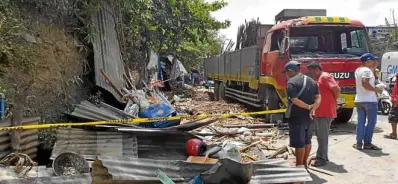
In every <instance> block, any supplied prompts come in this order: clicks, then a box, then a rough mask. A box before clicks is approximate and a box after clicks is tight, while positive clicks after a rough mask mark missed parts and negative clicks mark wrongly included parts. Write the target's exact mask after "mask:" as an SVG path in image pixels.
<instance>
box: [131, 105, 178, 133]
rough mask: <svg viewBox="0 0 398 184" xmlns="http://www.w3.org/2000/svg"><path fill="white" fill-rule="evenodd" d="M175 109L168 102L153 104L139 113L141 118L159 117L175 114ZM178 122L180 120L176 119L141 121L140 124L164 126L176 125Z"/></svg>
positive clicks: (148, 126) (152, 126)
mask: <svg viewBox="0 0 398 184" xmlns="http://www.w3.org/2000/svg"><path fill="white" fill-rule="evenodd" d="M176 115H177V113H176V111H175V110H174V109H173V108H172V107H171V106H170V105H168V104H165V103H162V104H154V105H151V106H149V107H148V109H146V110H145V111H144V112H142V113H140V115H139V116H140V117H141V118H161V117H169V116H176ZM179 124H180V120H176V121H159V122H153V123H143V124H141V126H144V127H147V128H166V127H171V126H176V125H179Z"/></svg>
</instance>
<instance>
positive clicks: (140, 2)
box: [122, 0, 230, 67]
mask: <svg viewBox="0 0 398 184" xmlns="http://www.w3.org/2000/svg"><path fill="white" fill-rule="evenodd" d="M122 2H123V3H122V8H123V12H125V13H126V14H127V15H128V16H127V17H129V20H128V24H127V26H126V28H125V33H126V40H127V41H128V42H129V43H130V46H131V47H133V48H138V47H140V46H142V44H143V42H144V43H147V44H148V45H147V46H148V47H150V48H152V49H154V50H155V51H157V52H159V53H164V54H172V55H176V56H177V57H178V58H180V59H181V61H183V62H184V63H185V64H186V65H192V64H195V63H198V62H199V61H200V57H204V56H206V55H208V54H210V53H213V54H214V53H219V52H220V50H221V47H222V42H221V41H219V39H218V38H217V34H216V31H218V30H220V29H223V28H226V27H228V26H229V25H230V22H229V21H223V22H220V21H217V20H215V19H214V18H213V17H211V15H210V13H211V12H213V11H217V10H219V9H221V8H223V7H225V6H226V5H227V4H226V3H225V2H223V1H215V2H212V3H207V2H205V1H204V0H123V1H122ZM143 38H144V39H143ZM188 67H189V66H188Z"/></svg>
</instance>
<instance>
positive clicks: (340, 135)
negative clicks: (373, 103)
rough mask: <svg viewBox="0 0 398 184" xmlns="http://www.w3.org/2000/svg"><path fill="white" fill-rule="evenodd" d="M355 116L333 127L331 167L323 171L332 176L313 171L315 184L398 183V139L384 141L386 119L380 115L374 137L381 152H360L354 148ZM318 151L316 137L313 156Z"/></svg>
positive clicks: (330, 153)
mask: <svg viewBox="0 0 398 184" xmlns="http://www.w3.org/2000/svg"><path fill="white" fill-rule="evenodd" d="M355 128H356V115H354V116H353V118H352V122H350V123H348V124H342V125H332V130H333V131H332V132H333V133H332V135H331V137H330V139H329V141H330V142H329V145H330V148H329V157H330V158H329V159H330V160H331V162H330V163H329V165H327V166H324V167H322V169H324V170H327V171H329V172H330V173H332V174H333V176H329V175H326V174H322V173H319V172H316V171H310V172H311V177H312V178H313V181H312V182H307V183H311V184H312V183H313V184H321V183H332V184H334V183H336V184H344V183H347V184H348V183H349V184H357V183H358V184H360V183H375V184H377V183H383V184H389V183H391V184H393V183H397V181H398V174H397V173H398V154H396V153H398V140H389V139H385V138H383V135H384V134H387V133H389V132H390V124H389V123H388V117H387V116H382V115H379V116H378V123H377V128H376V130H375V134H374V137H373V142H374V144H376V145H378V146H380V147H382V148H383V150H382V151H365V150H364V151H358V150H356V149H354V148H352V144H354V143H355V132H356V130H355ZM316 149H317V141H316V137H315V136H314V137H313V155H315V152H316Z"/></svg>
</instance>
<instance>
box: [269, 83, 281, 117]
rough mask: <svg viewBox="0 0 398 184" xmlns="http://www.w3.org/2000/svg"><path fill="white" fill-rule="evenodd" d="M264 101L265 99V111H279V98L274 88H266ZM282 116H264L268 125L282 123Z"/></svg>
mask: <svg viewBox="0 0 398 184" xmlns="http://www.w3.org/2000/svg"><path fill="white" fill-rule="evenodd" d="M266 95H267V96H266V99H267V108H266V109H267V110H278V109H280V108H281V107H280V104H279V96H278V93H277V92H276V90H275V88H273V87H268V88H267V89H266ZM283 118H284V115H283V114H269V115H267V116H266V121H268V122H270V123H278V121H283Z"/></svg>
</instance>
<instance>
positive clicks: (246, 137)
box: [168, 88, 293, 162]
mask: <svg viewBox="0 0 398 184" xmlns="http://www.w3.org/2000/svg"><path fill="white" fill-rule="evenodd" d="M187 91H188V92H185V93H181V92H180V91H178V92H179V93H181V94H190V97H185V96H183V95H180V94H179V93H178V92H177V93H174V94H176V95H179V96H180V97H182V98H179V99H178V101H174V103H173V106H174V108H175V109H176V111H177V112H179V113H180V114H190V115H197V114H223V113H240V112H247V111H249V109H247V108H246V107H244V106H243V105H240V104H237V103H228V102H225V101H212V99H211V96H212V95H213V94H212V93H211V92H209V91H208V90H205V89H201V88H196V89H192V88H189V89H187ZM168 97H169V98H172V97H171V95H170V94H169V95H168ZM182 123H184V122H182ZM191 133H194V134H196V135H198V136H202V137H203V138H204V140H205V142H206V144H207V145H208V146H209V147H213V146H220V145H225V144H227V143H232V144H234V145H237V147H238V148H239V152H240V153H241V157H242V161H244V162H251V161H258V160H264V159H273V158H284V159H288V157H289V155H293V152H292V151H291V149H290V150H289V149H288V148H289V147H288V146H286V138H287V133H286V132H285V131H283V130H279V129H278V127H277V126H276V125H274V124H269V123H266V122H265V120H264V118H261V117H243V116H237V117H234V118H225V119H219V120H217V121H216V122H215V123H212V124H210V125H208V126H205V127H201V128H198V129H196V130H194V131H191Z"/></svg>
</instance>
